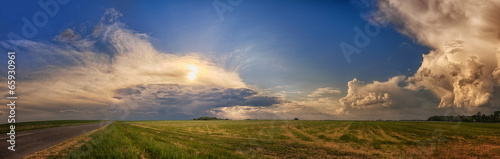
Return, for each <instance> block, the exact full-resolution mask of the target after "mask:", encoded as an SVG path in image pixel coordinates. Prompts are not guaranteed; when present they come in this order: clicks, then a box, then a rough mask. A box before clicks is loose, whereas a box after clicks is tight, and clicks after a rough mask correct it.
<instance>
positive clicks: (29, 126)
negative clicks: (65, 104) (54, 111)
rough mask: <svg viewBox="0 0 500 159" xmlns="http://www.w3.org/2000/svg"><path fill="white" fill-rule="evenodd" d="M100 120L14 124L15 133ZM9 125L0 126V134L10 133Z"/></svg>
mask: <svg viewBox="0 0 500 159" xmlns="http://www.w3.org/2000/svg"><path fill="white" fill-rule="evenodd" d="M98 122H101V120H50V121H30V122H22V123H15V124H14V125H15V127H16V132H20V131H25V130H33V129H42V128H50V127H59V126H72V125H82V124H92V123H98ZM10 125H12V124H1V125H0V133H2V134H3V133H7V132H8V131H10Z"/></svg>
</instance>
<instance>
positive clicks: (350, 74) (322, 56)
mask: <svg viewBox="0 0 500 159" xmlns="http://www.w3.org/2000/svg"><path fill="white" fill-rule="evenodd" d="M13 6H22V8H23V9H19V7H13ZM499 12H500V3H499V2H498V1H493V0H492V1H479V2H476V1H472V0H465V1H462V2H461V3H456V1H451V0H450V1H448V0H445V1H432V0H428V1H397V0H380V1H340V0H339V1H336V0H315V1H303V0H287V1H284V0H232V1H226V0H203V1H202V0H189V1H186V0H172V1H149V2H144V1H105V2H103V1H96V0H90V1H77V0H43V1H9V2H3V4H2V5H1V6H0V51H1V52H4V53H7V52H8V51H16V55H17V57H16V66H17V67H16V71H17V74H16V77H17V79H16V92H17V95H18V97H19V100H18V101H17V102H18V105H17V107H16V114H17V117H16V118H17V119H16V120H20V121H34V120H60V119H99V120H100V119H103V120H108V119H113V120H189V119H192V118H194V117H199V116H216V117H219V118H229V119H234V120H241V119H293V118H299V119H306V120H377V119H383V120H411V119H426V118H427V117H429V116H432V115H470V114H475V113H476V112H478V111H481V112H483V113H492V112H493V111H494V110H499V109H500V103H499V100H500V95H499V93H498V91H499V87H498V84H499V83H500V69H499V68H498V66H499V61H498V59H499V57H500V47H499V46H500V45H499V44H500V28H499V27H498V26H500V25H499V24H500V20H498V19H500V17H498V15H500V13H499ZM0 60H1V61H2V63H3V64H4V65H5V66H7V61H8V58H7V56H2V57H0ZM0 71H2V72H3V74H7V73H6V72H7V68H6V67H1V68H0ZM0 79H1V80H2V81H4V82H7V78H6V76H5V77H0ZM0 91H1V92H4V94H5V96H7V91H8V88H7V87H1V88H0ZM1 101H2V102H3V103H7V102H8V101H7V100H6V99H2V100H1ZM8 114H9V109H8V108H7V107H1V108H0V117H2V118H7V116H8ZM5 122H6V120H5Z"/></svg>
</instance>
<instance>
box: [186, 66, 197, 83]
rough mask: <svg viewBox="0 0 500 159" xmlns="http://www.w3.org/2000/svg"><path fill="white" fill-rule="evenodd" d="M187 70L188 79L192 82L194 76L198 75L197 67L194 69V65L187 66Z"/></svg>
mask: <svg viewBox="0 0 500 159" xmlns="http://www.w3.org/2000/svg"><path fill="white" fill-rule="evenodd" d="M187 68H188V69H189V71H190V72H189V74H188V79H189V80H191V81H192V80H194V79H195V78H196V74H198V67H196V66H195V65H188V66H187Z"/></svg>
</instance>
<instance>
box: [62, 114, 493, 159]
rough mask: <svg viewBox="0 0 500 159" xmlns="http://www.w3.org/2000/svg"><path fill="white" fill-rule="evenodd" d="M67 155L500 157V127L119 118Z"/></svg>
mask: <svg viewBox="0 0 500 159" xmlns="http://www.w3.org/2000/svg"><path fill="white" fill-rule="evenodd" d="M66 157H69V158H332V157H340V158H374V157H376V158H399V157H406V158H429V157H439V158H450V157H460V158H469V157H481V158H492V157H500V124H490V123H451V122H448V123H445V122H372V121H280V120H276V121H272V120H271V121H270V120H267V121H266V120H257V121H137V122H125V121H120V122H118V121H117V122H115V123H113V124H112V125H110V126H108V127H107V128H106V129H104V130H101V131H98V132H96V133H94V134H93V135H92V139H91V140H90V141H89V142H87V143H85V144H83V145H82V146H81V147H80V148H78V149H76V150H75V151H72V152H70V153H69V154H68V156H66Z"/></svg>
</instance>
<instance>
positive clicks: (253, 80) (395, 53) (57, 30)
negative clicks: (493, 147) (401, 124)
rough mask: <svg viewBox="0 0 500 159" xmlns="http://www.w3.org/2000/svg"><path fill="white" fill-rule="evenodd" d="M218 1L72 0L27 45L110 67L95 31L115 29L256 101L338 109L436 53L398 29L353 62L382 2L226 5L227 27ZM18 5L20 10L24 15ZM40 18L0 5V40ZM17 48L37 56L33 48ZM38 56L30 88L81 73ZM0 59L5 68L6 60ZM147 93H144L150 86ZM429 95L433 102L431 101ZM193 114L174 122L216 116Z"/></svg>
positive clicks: (383, 33) (27, 65)
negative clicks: (86, 45) (325, 95)
mask: <svg viewBox="0 0 500 159" xmlns="http://www.w3.org/2000/svg"><path fill="white" fill-rule="evenodd" d="M54 2H55V1H54ZM214 2H219V1H210V0H205V1H201V0H193V1H185V0H179V1H148V2H144V1H105V2H103V1H76V0H73V1H69V2H68V3H67V4H60V3H58V6H59V7H58V8H59V11H58V12H57V14H56V15H54V16H53V17H50V16H49V17H48V22H47V24H46V25H44V26H42V27H37V28H38V32H37V33H36V35H35V36H34V37H32V38H26V37H25V39H27V40H29V41H33V42H36V43H41V44H44V45H50V46H51V47H58V48H63V49H64V48H65V47H67V46H71V45H73V46H74V45H75V43H81V42H82V41H85V40H87V41H94V42H96V43H95V44H94V45H93V46H92V47H93V49H91V50H93V51H95V50H98V51H97V52H99V53H103V54H109V55H112V56H111V61H113V60H116V59H113V58H114V56H113V55H115V54H116V53H107V51H109V50H107V49H106V48H109V47H110V43H106V42H105V41H106V40H103V39H100V38H102V37H100V38H96V37H92V32H93V31H94V30H96V26H99V25H101V24H104V25H103V26H105V27H109V28H112V27H119V29H124V30H128V31H131V32H132V33H134V34H144V35H147V37H148V38H147V42H148V43H149V44H151V45H152V46H153V47H154V49H155V50H156V51H158V52H161V53H167V54H172V55H175V56H190V55H192V54H195V55H196V56H199V57H202V59H207V60H208V61H210V62H213V63H216V65H217V66H220V67H221V68H223V69H224V70H226V71H228V72H234V73H236V74H237V75H238V77H239V78H240V79H241V82H243V83H244V84H245V87H246V88H251V89H252V90H253V91H256V92H260V93H258V94H261V93H264V94H265V95H264V96H268V97H269V96H273V95H274V96H276V94H278V96H279V95H286V97H283V99H281V100H284V101H294V102H297V103H300V102H303V101H309V100H312V99H308V98H309V97H310V96H308V95H310V94H311V93H313V92H314V91H315V90H318V88H327V87H328V88H331V90H340V92H339V93H333V95H332V97H333V98H335V99H334V100H335V101H336V100H338V99H339V98H342V97H344V96H346V95H347V92H348V89H349V87H348V82H349V81H353V79H354V78H356V79H357V80H359V81H364V82H365V83H366V84H369V83H372V82H373V81H382V82H384V81H388V80H389V79H391V78H393V77H398V76H404V78H406V77H410V76H413V75H414V74H415V73H416V72H417V70H418V69H419V67H420V66H421V64H422V61H423V58H422V55H423V54H428V53H429V51H430V50H432V49H431V47H432V46H431V45H428V44H425V41H424V42H422V40H421V39H418V37H410V36H407V35H404V34H401V33H400V31H398V29H401V28H394V27H393V25H390V24H383V25H381V26H380V32H379V33H378V34H377V35H376V36H374V37H370V42H369V43H368V45H367V46H366V47H364V48H361V49H360V50H361V53H360V54H354V55H352V57H351V58H352V61H351V62H350V63H349V62H348V61H347V60H346V59H345V57H344V54H343V53H342V51H341V48H340V47H339V44H341V43H342V42H345V43H348V44H350V45H353V46H354V42H353V41H354V38H356V34H357V33H356V32H355V30H354V28H356V27H357V28H361V30H364V28H365V26H366V25H369V24H371V23H369V21H370V16H371V15H373V13H375V12H377V10H379V9H380V8H378V7H377V4H376V3H375V2H373V3H369V4H367V3H361V2H356V1H332V0H328V1H327V0H318V1H300V0H292V1H280V0H271V1H270V0H252V1H250V0H243V1H242V2H241V4H238V5H234V6H232V5H231V4H229V3H228V2H227V1H220V3H223V4H225V5H228V6H227V7H230V8H231V9H232V11H226V12H224V13H223V14H222V17H223V19H221V17H220V16H219V15H218V13H217V8H215V7H214V5H213V3H214ZM220 3H219V4H220ZM13 6H22V8H23V9H19V7H13ZM110 9H112V10H113V11H116V12H118V13H120V14H121V15H120V16H117V19H116V20H115V19H113V20H112V21H113V22H107V20H109V19H107V18H109V17H106V12H107V11H108V10H110ZM40 11H42V12H43V11H44V10H43V9H42V7H40V5H39V4H37V3H36V2H35V1H9V2H7V3H4V4H3V5H2V6H0V17H1V18H0V35H2V36H0V41H4V42H8V41H9V40H10V39H8V37H7V36H6V35H7V34H9V33H10V32H12V33H15V34H17V35H20V36H22V35H23V34H22V29H23V25H25V23H24V22H23V20H22V18H23V17H26V18H27V19H28V20H29V21H31V22H32V17H33V15H36V13H37V12H40ZM108 16H109V15H108ZM103 20H104V21H105V22H103ZM117 25H118V26H117ZM68 29H69V30H71V32H72V33H73V34H72V35H75V38H76V42H73V43H69V44H63V43H64V42H61V41H58V40H57V39H56V38H55V37H56V36H58V35H61V34H62V33H65V32H66V31H67V30H68ZM111 30H112V29H111ZM77 36H78V37H77ZM99 39H100V40H99ZM104 39H105V38H104ZM66 42H67V41H66ZM12 45H16V44H12ZM20 47H21V48H26V50H30V49H28V48H29V47H30V46H24V45H22V46H21V45H20ZM0 48H1V49H0V50H2V51H4V52H5V51H6V50H9V48H6V47H5V45H4V46H3V47H0ZM22 50H23V49H21V50H20V52H22ZM76 50H78V51H82V49H76ZM109 52H112V51H109ZM34 54H35V55H36V54H37V53H36V51H34V52H31V53H30V54H22V53H21V54H20V55H19V63H20V65H21V66H19V68H20V69H25V70H27V72H29V73H28V74H26V76H27V77H25V78H26V80H28V81H29V80H30V79H36V78H38V76H39V74H35V73H34V72H31V71H33V70H37V69H42V68H43V69H45V68H50V67H49V66H57V67H66V65H64V64H61V63H67V64H68V65H70V66H72V65H74V64H75V63H74V61H71V60H69V61H68V60H67V59H68V58H57V57H55V56H54V57H53V58H52V59H51V60H56V61H57V63H59V64H53V63H56V62H48V63H51V64H40V65H38V64H35V63H33V61H35V62H36V61H39V60H33V59H34V58H33V57H31V56H32V55H34ZM41 58H42V59H44V60H47V59H46V58H45V57H43V56H42V57H41ZM1 59H2V60H4V61H6V58H5V57H2V58H1ZM26 59H31V60H32V61H28V60H26ZM24 60H26V61H24ZM83 63H84V62H83ZM40 66H42V67H40ZM234 68H238V69H234ZM43 69H42V70H43ZM68 69H70V67H68ZM3 71H5V70H3ZM54 78H56V77H54ZM21 80H24V79H21ZM402 81H404V80H402ZM140 84H141V85H142V86H147V85H149V84H152V83H140ZM169 84H171V83H169ZM174 84H175V82H174ZM177 84H178V83H177ZM181 85H182V84H181ZM398 85H407V84H401V83H400V84H398ZM332 92H335V91H332ZM424 94H427V95H426V96H432V95H429V94H432V93H430V92H427V93H424ZM382 96H383V93H382ZM428 101H431V102H430V103H433V104H429V105H433V106H436V105H437V104H439V103H436V101H435V98H434V97H432V98H431V99H429V100H428ZM337 104H338V103H337ZM304 105H309V104H304ZM240 106H241V105H240ZM33 107H34V108H33V109H36V108H35V107H36V106H33ZM196 111H198V112H194V113H192V114H189V113H187V114H188V115H186V113H185V112H184V114H182V113H181V114H180V115H179V114H176V115H177V116H179V117H178V118H175V119H184V118H188V117H191V116H194V115H199V114H204V113H205V114H206V112H210V109H208V108H207V109H206V110H202V109H200V110H196ZM216 112H217V111H216ZM209 115H210V114H209ZM419 117H420V116H419ZM131 118H133V117H131ZM139 118H140V117H138V119H139ZM332 118H336V117H332ZM140 119H142V118H140ZM148 119H149V118H148ZM153 119H162V118H161V117H155V118H153Z"/></svg>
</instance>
